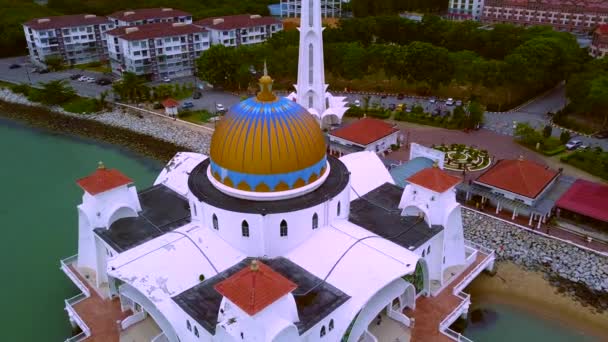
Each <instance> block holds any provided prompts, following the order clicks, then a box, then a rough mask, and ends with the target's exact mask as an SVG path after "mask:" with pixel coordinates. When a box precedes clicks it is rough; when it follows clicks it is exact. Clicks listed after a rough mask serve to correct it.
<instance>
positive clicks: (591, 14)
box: [481, 0, 608, 33]
mask: <svg viewBox="0 0 608 342" xmlns="http://www.w3.org/2000/svg"><path fill="white" fill-rule="evenodd" d="M481 20H482V22H484V23H511V24H519V25H523V26H531V25H550V26H552V27H553V28H555V29H556V30H560V31H569V32H585V33H587V32H592V31H593V29H594V28H595V27H596V26H597V25H601V24H607V23H608V1H606V0H580V1H575V0H486V1H485V4H484V6H483V15H482V17H481Z"/></svg>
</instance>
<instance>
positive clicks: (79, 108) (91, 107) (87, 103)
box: [62, 97, 99, 114]
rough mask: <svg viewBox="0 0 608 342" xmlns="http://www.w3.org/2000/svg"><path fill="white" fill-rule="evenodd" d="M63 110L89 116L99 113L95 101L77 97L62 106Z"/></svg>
mask: <svg viewBox="0 0 608 342" xmlns="http://www.w3.org/2000/svg"><path fill="white" fill-rule="evenodd" d="M62 107H63V109H65V110H66V111H68V112H70V113H77V114H91V113H95V112H98V111H99V106H98V104H97V101H96V100H95V99H88V98H84V97H78V98H76V99H74V100H71V101H70V102H67V103H65V104H63V105H62Z"/></svg>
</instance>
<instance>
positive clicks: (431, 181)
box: [407, 166, 461, 193]
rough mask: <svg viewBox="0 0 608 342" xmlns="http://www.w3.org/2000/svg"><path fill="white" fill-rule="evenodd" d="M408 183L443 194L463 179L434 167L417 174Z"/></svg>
mask: <svg viewBox="0 0 608 342" xmlns="http://www.w3.org/2000/svg"><path fill="white" fill-rule="evenodd" d="M407 181H408V182H410V183H414V184H416V185H420V186H422V187H424V188H427V189H429V190H433V191H435V192H439V193H442V192H444V191H446V190H448V189H449V188H451V187H453V186H454V185H456V184H458V183H460V181H461V179H460V178H459V177H456V176H452V175H450V174H448V173H446V172H445V171H443V170H441V169H440V168H438V167H436V166H434V167H429V168H426V169H424V170H422V171H419V172H417V173H415V174H414V175H413V176H411V177H410V178H408V179H407Z"/></svg>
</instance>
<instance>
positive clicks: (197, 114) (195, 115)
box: [178, 110, 213, 125]
mask: <svg viewBox="0 0 608 342" xmlns="http://www.w3.org/2000/svg"><path fill="white" fill-rule="evenodd" d="M178 117H179V118H180V119H182V120H184V121H188V122H192V123H194V124H198V125H200V124H203V123H206V122H209V119H210V118H211V117H213V114H211V113H209V112H208V111H206V110H196V111H182V112H180V113H179V115H178Z"/></svg>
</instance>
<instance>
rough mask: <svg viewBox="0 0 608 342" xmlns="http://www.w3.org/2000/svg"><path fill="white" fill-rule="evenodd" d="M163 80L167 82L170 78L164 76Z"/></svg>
mask: <svg viewBox="0 0 608 342" xmlns="http://www.w3.org/2000/svg"><path fill="white" fill-rule="evenodd" d="M163 82H165V83H169V82H171V79H170V78H169V77H165V78H163Z"/></svg>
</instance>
